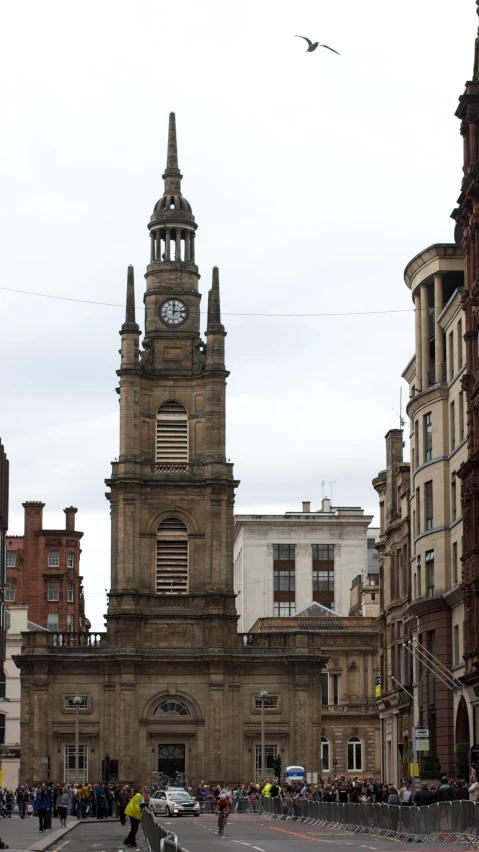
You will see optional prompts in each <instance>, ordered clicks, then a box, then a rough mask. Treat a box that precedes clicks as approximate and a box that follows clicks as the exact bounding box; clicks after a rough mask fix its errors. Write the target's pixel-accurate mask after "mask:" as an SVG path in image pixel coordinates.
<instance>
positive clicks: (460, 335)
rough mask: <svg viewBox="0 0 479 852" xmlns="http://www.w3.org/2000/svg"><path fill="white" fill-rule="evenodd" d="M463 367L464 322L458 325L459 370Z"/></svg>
mask: <svg viewBox="0 0 479 852" xmlns="http://www.w3.org/2000/svg"><path fill="white" fill-rule="evenodd" d="M461 367H462V320H459V322H458V323H457V369H458V370H460V369H461Z"/></svg>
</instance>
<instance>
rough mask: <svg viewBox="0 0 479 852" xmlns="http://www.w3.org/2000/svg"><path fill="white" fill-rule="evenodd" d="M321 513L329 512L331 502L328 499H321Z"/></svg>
mask: <svg viewBox="0 0 479 852" xmlns="http://www.w3.org/2000/svg"><path fill="white" fill-rule="evenodd" d="M321 511H322V512H330V511H331V500H330V499H329V497H323V502H322V505H321Z"/></svg>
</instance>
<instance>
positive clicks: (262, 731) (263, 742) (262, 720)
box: [261, 695, 266, 781]
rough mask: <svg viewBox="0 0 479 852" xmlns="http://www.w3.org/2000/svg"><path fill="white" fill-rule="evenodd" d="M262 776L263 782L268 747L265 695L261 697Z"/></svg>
mask: <svg viewBox="0 0 479 852" xmlns="http://www.w3.org/2000/svg"><path fill="white" fill-rule="evenodd" d="M261 775H262V779H261V780H262V781H264V779H265V777H266V746H265V739H264V695H262V696H261Z"/></svg>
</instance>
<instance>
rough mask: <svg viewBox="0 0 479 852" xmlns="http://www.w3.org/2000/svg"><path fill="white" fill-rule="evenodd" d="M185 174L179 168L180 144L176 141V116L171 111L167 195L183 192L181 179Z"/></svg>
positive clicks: (165, 174)
mask: <svg viewBox="0 0 479 852" xmlns="http://www.w3.org/2000/svg"><path fill="white" fill-rule="evenodd" d="M182 177H183V175H182V174H181V172H180V170H179V168H178V145H177V142H176V116H175V113H174V112H170V118H169V122H168V152H167V155H166V169H165V172H164V174H163V180H164V181H165V195H168V194H169V193H171V192H179V193H181V179H182Z"/></svg>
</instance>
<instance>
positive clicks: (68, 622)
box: [67, 612, 73, 633]
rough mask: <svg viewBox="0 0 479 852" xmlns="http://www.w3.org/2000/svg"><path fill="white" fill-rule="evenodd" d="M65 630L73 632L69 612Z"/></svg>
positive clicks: (71, 618)
mask: <svg viewBox="0 0 479 852" xmlns="http://www.w3.org/2000/svg"><path fill="white" fill-rule="evenodd" d="M67 632H68V633H73V615H72V614H71V612H69V613H68V614H67Z"/></svg>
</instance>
